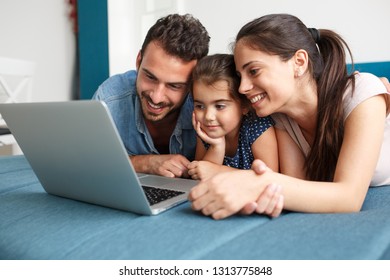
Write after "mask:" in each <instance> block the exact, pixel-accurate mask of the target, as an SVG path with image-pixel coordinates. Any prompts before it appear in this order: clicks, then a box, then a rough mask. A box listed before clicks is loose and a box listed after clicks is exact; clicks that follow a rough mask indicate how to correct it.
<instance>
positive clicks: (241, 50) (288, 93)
mask: <svg viewBox="0 0 390 280" xmlns="http://www.w3.org/2000/svg"><path fill="white" fill-rule="evenodd" d="M234 60H235V64H236V68H237V72H238V73H239V75H240V76H241V83H240V88H239V91H240V93H242V94H245V95H246V97H247V98H248V99H249V100H250V102H251V104H252V107H253V108H254V109H255V110H256V114H257V115H258V116H260V117H264V116H268V115H270V114H273V113H276V112H284V111H285V110H286V109H288V107H289V106H288V103H289V101H290V99H291V98H292V97H293V96H294V95H293V92H294V88H295V79H294V74H295V73H296V71H294V64H293V59H290V60H288V61H286V62H285V61H282V60H281V59H280V57H279V56H277V55H270V54H268V53H265V52H262V51H260V50H254V49H252V48H249V47H248V46H246V45H245V44H243V43H242V42H240V41H238V42H237V44H236V47H235V50H234Z"/></svg>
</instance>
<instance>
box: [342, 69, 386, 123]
mask: <svg viewBox="0 0 390 280" xmlns="http://www.w3.org/2000/svg"><path fill="white" fill-rule="evenodd" d="M379 94H387V90H386V87H385V86H384V84H383V83H382V81H381V80H380V79H379V78H378V77H377V76H375V75H373V74H371V73H357V74H355V86H354V87H352V84H349V86H348V87H347V89H346V91H345V93H344V99H343V101H344V120H345V119H346V118H347V117H348V115H349V114H350V113H351V112H352V110H353V109H354V108H356V107H357V106H358V105H359V104H360V103H362V102H363V101H365V100H367V99H368V98H370V97H373V96H376V95H379Z"/></svg>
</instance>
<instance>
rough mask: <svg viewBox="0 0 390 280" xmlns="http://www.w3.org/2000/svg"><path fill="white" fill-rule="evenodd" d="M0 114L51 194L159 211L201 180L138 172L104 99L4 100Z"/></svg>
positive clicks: (181, 199) (146, 211)
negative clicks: (5, 101) (60, 100)
mask: <svg viewBox="0 0 390 280" xmlns="http://www.w3.org/2000/svg"><path fill="white" fill-rule="evenodd" d="M0 113H1V114H2V116H3V117H4V119H5V121H6V123H7V125H8V127H9V128H10V130H11V132H12V134H13V135H14V136H15V138H16V140H17V142H18V144H19V146H20V147H21V149H22V151H23V153H24V155H25V157H26V158H27V160H28V162H29V163H30V165H31V167H32V169H33V170H34V172H35V174H36V175H37V177H38V179H39V181H40V182H41V184H42V186H43V188H44V189H45V191H46V192H47V193H49V194H53V195H57V196H61V197H66V198H71V199H75V200H80V201H84V202H88V203H93V204H97V205H102V206H106V207H111V208H116V209H120V210H125V211H130V212H135V213H139V214H144V215H155V214H158V213H160V212H162V211H164V210H166V209H169V208H171V207H173V206H175V205H177V204H179V203H182V202H185V201H186V200H187V196H188V192H189V190H190V189H191V187H193V186H194V185H196V184H197V181H195V180H191V179H181V178H166V177H162V176H157V175H148V174H140V173H138V174H137V173H136V172H135V170H134V168H133V166H132V165H131V161H130V160H129V157H128V155H127V152H126V150H125V147H124V145H123V143H122V140H121V138H120V136H119V133H118V131H117V129H116V126H115V124H114V122H113V120H112V118H111V115H110V113H109V111H108V109H107V106H106V105H105V103H103V102H101V101H96V100H87V101H66V102H45V103H14V104H0ZM156 189H157V193H156ZM153 198H154V199H153ZM159 200H161V201H159Z"/></svg>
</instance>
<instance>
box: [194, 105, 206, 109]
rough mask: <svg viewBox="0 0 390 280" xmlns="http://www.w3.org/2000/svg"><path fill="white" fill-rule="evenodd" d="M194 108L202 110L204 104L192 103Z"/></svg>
mask: <svg viewBox="0 0 390 280" xmlns="http://www.w3.org/2000/svg"><path fill="white" fill-rule="evenodd" d="M194 108H195V109H196V110H203V109H204V106H203V105H202V104H194Z"/></svg>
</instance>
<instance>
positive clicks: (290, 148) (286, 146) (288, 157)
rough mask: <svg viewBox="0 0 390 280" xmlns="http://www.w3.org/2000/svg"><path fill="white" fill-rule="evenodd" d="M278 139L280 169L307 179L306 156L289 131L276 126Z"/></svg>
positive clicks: (296, 176) (284, 172)
mask: <svg viewBox="0 0 390 280" xmlns="http://www.w3.org/2000/svg"><path fill="white" fill-rule="evenodd" d="M275 131H276V136H277V137H276V138H277V139H278V140H277V141H278V154H279V171H280V173H282V174H285V175H289V176H292V177H295V178H300V179H305V178H306V174H305V156H304V154H303V152H302V151H301V150H300V149H299V147H298V145H297V144H296V143H295V142H294V140H293V139H292V138H291V137H290V135H288V133H287V131H285V130H282V129H279V128H275ZM281 155H283V156H281Z"/></svg>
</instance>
